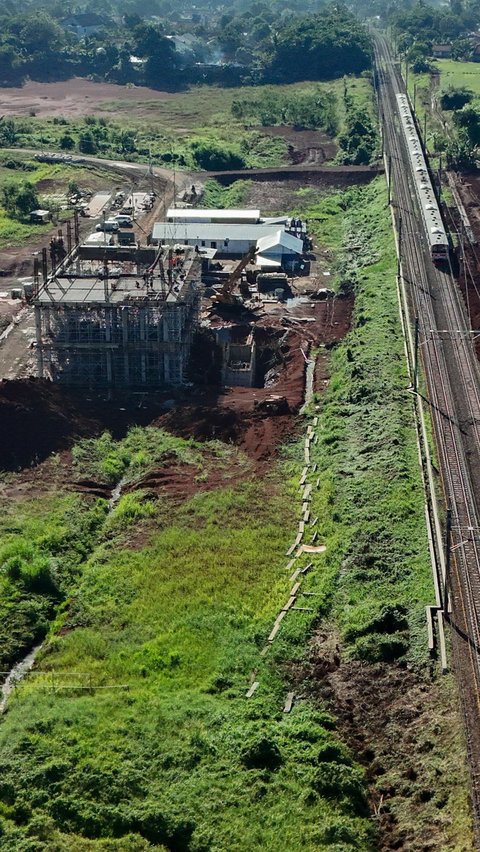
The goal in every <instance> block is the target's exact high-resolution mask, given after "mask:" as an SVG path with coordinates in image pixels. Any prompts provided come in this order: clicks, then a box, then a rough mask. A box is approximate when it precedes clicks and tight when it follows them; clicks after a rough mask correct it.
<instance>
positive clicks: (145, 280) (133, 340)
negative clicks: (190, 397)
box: [31, 237, 201, 389]
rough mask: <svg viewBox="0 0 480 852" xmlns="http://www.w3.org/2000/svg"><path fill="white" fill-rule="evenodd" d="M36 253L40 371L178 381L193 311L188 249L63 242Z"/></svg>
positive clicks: (97, 379) (80, 381) (196, 269)
mask: <svg viewBox="0 0 480 852" xmlns="http://www.w3.org/2000/svg"><path fill="white" fill-rule="evenodd" d="M50 257H51V266H52V269H51V271H49V270H48V268H47V261H48V258H47V251H46V250H44V252H43V256H42V258H41V259H40V258H35V264H34V279H33V291H32V294H31V299H32V302H33V304H34V306H35V319H36V345H37V353H38V369H39V375H40V376H41V377H46V378H51V379H53V380H54V381H59V382H63V383H66V384H70V385H77V386H84V387H90V388H95V387H108V388H121V389H125V388H131V389H135V388H138V389H142V388H144V389H146V388H150V389H153V388H157V387H161V386H162V385H181V384H182V383H184V382H185V379H186V370H187V364H188V359H189V354H190V347H191V341H192V335H193V332H194V330H195V328H196V325H197V323H198V318H199V307H200V288H199V281H200V269H201V261H200V260H199V259H198V256H197V254H196V253H195V252H194V250H193V249H188V248H187V249H185V250H183V251H180V250H177V251H174V250H172V249H171V248H170V249H168V248H163V249H160V250H159V249H158V248H153V247H150V246H139V245H136V246H109V245H103V246H92V245H88V246H87V245H85V246H81V245H75V246H73V248H72V247H71V246H70V245H68V246H67V247H64V245H63V239H62V238H61V237H60V238H59V239H57V240H54V241H52V244H51V246H50Z"/></svg>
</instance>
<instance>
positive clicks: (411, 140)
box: [397, 95, 449, 263]
mask: <svg viewBox="0 0 480 852" xmlns="http://www.w3.org/2000/svg"><path fill="white" fill-rule="evenodd" d="M397 104H398V112H399V116H400V121H401V123H402V129H403V133H404V136H405V142H406V145H407V150H408V156H409V159H410V163H411V166H412V174H413V175H414V180H415V187H416V191H417V198H418V202H419V204H420V209H421V211H422V217H423V223H424V225H425V230H426V234H427V240H428V244H429V246H430V254H431V257H432V260H433V262H434V263H442V262H445V261H446V260H447V259H448V255H449V245H448V236H447V232H446V230H445V226H444V224H443V220H442V214H441V212H440V208H439V206H438V202H437V198H436V196H435V192H434V190H433V186H432V182H431V180H430V175H429V173H428V168H427V164H426V161H425V156H424V153H423V149H422V146H421V143H420V139H419V137H418V133H417V128H416V127H415V122H414V120H413V116H412V112H411V110H410V104H409V102H408V98H407V96H406V95H397Z"/></svg>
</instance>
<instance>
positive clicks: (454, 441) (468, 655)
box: [376, 37, 480, 848]
mask: <svg viewBox="0 0 480 852" xmlns="http://www.w3.org/2000/svg"><path fill="white" fill-rule="evenodd" d="M376 65H377V79H378V97H379V107H380V113H381V116H382V119H383V135H384V145H385V151H386V153H387V155H388V157H389V158H391V176H392V180H393V185H394V188H395V189H394V194H395V208H396V220H397V228H398V230H399V231H400V232H401V262H402V273H403V277H404V280H405V282H406V286H407V292H408V297H409V302H410V309H411V315H412V316H416V317H418V318H419V328H420V339H421V346H420V349H421V357H422V362H423V367H424V374H425V379H426V385H427V391H428V402H429V405H430V409H431V413H432V419H433V423H434V428H435V436H436V442H437V448H438V455H439V460H440V466H441V478H442V485H443V491H444V497H445V503H446V505H447V506H448V507H449V508H450V512H451V548H450V554H451V559H449V560H448V559H447V572H446V576H444V577H443V591H444V597H443V603H444V615H445V618H446V619H448V620H449V622H450V624H451V627H452V648H453V658H454V668H455V673H456V676H457V679H458V682H459V684H460V690H461V695H462V704H463V710H464V717H465V724H466V735H467V749H468V756H469V762H470V767H471V793H472V803H473V815H474V825H475V832H476V842H477V847H478V848H480V523H479V516H480V514H479V506H480V373H479V366H478V361H477V358H476V355H475V352H474V348H473V345H472V340H471V335H470V328H469V323H468V320H467V316H466V311H465V306H464V304H463V301H462V298H461V295H460V292H459V289H458V287H457V285H456V282H455V280H454V277H453V274H452V269H451V267H450V268H449V269H448V270H445V271H444V270H440V269H438V268H436V267H435V266H434V265H433V263H432V261H431V259H430V252H429V249H428V246H427V241H426V235H425V233H424V231H423V223H422V218H421V215H420V210H419V209H418V203H417V198H416V193H415V187H414V181H413V175H412V174H411V172H410V167H409V162H408V158H407V152H406V148H405V141H404V138H403V134H402V132H401V128H400V125H399V121H398V116H397V109H396V95H397V94H399V93H403V92H404V91H405V87H404V84H403V80H402V78H401V76H400V75H399V73H398V71H397V69H396V68H395V65H394V62H393V59H392V56H391V54H390V50H389V47H388V45H387V43H386V42H385V40H384V39H383V38H380V37H379V38H377V40H376ZM449 604H450V606H449ZM450 608H451V612H449V609H450Z"/></svg>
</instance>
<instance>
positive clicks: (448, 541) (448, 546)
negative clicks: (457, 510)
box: [443, 505, 452, 614]
mask: <svg viewBox="0 0 480 852" xmlns="http://www.w3.org/2000/svg"><path fill="white" fill-rule="evenodd" d="M451 554H452V510H451V507H450V505H449V506H448V508H447V525H446V530H445V585H444V589H443V611H444V613H445V614H447V613H448V582H449V578H450V560H451Z"/></svg>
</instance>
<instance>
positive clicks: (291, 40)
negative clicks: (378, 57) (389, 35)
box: [266, 7, 372, 81]
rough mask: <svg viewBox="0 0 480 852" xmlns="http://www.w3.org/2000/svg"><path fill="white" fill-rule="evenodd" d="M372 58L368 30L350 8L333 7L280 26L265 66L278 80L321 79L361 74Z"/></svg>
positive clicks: (369, 64) (368, 66) (270, 74)
mask: <svg viewBox="0 0 480 852" xmlns="http://www.w3.org/2000/svg"><path fill="white" fill-rule="evenodd" d="M371 61H372V57H371V40H370V37H369V35H368V33H367V31H366V30H365V29H364V27H363V26H362V25H361V24H359V23H358V21H357V20H356V19H355V18H354V16H353V15H352V14H350V12H348V11H346V10H345V9H344V8H342V7H333V8H332V10H331V11H329V12H327V13H323V14H322V15H310V16H308V17H299V18H296V19H293V20H292V21H291V22H290V23H289V24H287V25H286V26H284V27H282V28H281V29H279V30H278V31H277V32H276V33H275V37H274V39H273V45H272V50H271V58H270V59H269V60H267V66H266V68H267V73H268V72H269V76H270V77H271V78H273V79H275V80H286V81H291V80H319V79H332V78H333V77H339V76H340V75H343V74H360V73H361V72H362V71H365V70H367V69H368V68H370V66H371Z"/></svg>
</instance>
